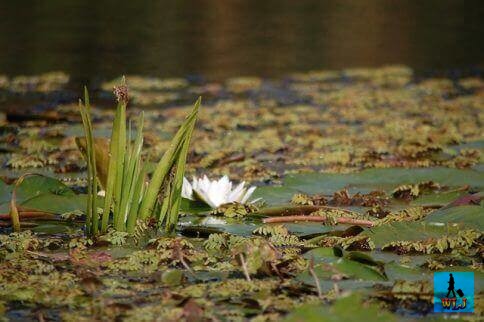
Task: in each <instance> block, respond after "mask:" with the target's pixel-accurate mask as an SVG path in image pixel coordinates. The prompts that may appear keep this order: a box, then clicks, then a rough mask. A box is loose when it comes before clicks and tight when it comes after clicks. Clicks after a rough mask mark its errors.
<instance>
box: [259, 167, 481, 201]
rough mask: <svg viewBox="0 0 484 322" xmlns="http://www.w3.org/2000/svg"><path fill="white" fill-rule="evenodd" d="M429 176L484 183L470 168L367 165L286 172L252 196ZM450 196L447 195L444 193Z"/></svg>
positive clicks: (357, 188) (276, 197)
mask: <svg viewBox="0 0 484 322" xmlns="http://www.w3.org/2000/svg"><path fill="white" fill-rule="evenodd" d="M429 180H432V181H434V182H437V183H439V184H441V185H446V186H449V187H460V186H463V185H470V186H471V187H473V188H477V189H480V188H483V187H484V173H483V172H482V171H477V170H473V169H466V170H461V169H449V168H440V167H436V168H417V169H402V168H387V169H366V170H363V171H361V172H357V173H349V174H337V173H302V174H291V175H288V176H286V178H285V179H284V181H283V184H282V186H280V187H260V188H258V189H257V190H256V191H255V193H254V198H259V197H261V198H263V199H264V200H265V201H266V202H267V203H268V204H270V205H275V204H281V203H287V202H289V200H291V197H292V195H293V194H295V193H301V192H302V193H308V194H316V193H321V194H332V193H334V192H335V191H338V190H341V189H343V188H347V189H348V190H349V191H350V192H352V193H356V192H362V193H365V192H369V191H372V190H384V191H386V192H391V191H392V190H393V189H394V188H396V187H397V186H399V185H402V184H414V183H418V182H423V181H429ZM447 197H449V196H447Z"/></svg>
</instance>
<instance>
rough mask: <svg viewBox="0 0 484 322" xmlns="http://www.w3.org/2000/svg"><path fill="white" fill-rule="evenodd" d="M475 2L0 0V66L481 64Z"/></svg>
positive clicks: (75, 69) (279, 71)
mask: <svg viewBox="0 0 484 322" xmlns="http://www.w3.org/2000/svg"><path fill="white" fill-rule="evenodd" d="M483 17H484V6H483V2H482V1H460V0H456V1H450V0H432V1H360V0H347V1H334V0H331V1H321V0H267V1H263V0H253V1H248V0H240V1H235V0H234V1H225V0H224V1H208V0H207V1H202V0H198V1H183V0H180V1H111V0H49V1H15V0H2V1H0V48H1V50H0V74H2V73H3V74H9V75H18V74H37V73H42V72H47V71H52V70H63V71H65V72H67V73H69V74H71V75H72V76H73V77H74V78H75V79H80V80H93V79H98V78H100V79H106V78H109V77H113V76H117V75H120V74H143V75H151V76H159V77H171V76H186V75H191V74H200V75H204V76H206V77H208V78H210V79H223V78H226V77H230V76H238V75H256V76H263V77H277V76H281V75H284V74H287V73H290V72H294V71H306V70H310V69H339V68H348V67H362V66H364V67H371V66H381V65H384V64H397V63H398V64H406V65H409V66H411V67H413V68H415V69H417V70H432V69H454V68H459V69H462V68H473V67H482V66H483V63H484V59H483V56H484V55H483V52H484V42H483V41H482V40H483V34H484V28H483V27H484V19H483Z"/></svg>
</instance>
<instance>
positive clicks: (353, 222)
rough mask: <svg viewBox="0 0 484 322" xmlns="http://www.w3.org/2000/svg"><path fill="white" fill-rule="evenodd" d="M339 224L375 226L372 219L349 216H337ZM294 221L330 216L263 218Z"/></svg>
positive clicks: (271, 221) (321, 219)
mask: <svg viewBox="0 0 484 322" xmlns="http://www.w3.org/2000/svg"><path fill="white" fill-rule="evenodd" d="M335 219H336V221H337V222H338V223H339V224H351V225H359V226H367V227H373V222H372V221H371V220H363V219H355V218H348V217H339V218H335ZM294 221H312V222H326V221H328V218H327V217H326V216H281V217H271V218H265V219H263V222H264V223H281V222H294Z"/></svg>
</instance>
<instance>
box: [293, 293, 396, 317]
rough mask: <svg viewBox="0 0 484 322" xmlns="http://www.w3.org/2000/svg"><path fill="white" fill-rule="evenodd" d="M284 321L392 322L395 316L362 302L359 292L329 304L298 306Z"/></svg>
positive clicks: (376, 306) (378, 307)
mask: <svg viewBox="0 0 484 322" xmlns="http://www.w3.org/2000/svg"><path fill="white" fill-rule="evenodd" d="M284 321H286V322H300V321H305V322H340V321H345V322H353V321H354V322H360V321H372V322H393V321H397V319H396V316H395V315H393V314H391V313H390V312H388V311H385V310H382V309H381V307H380V306H378V305H375V304H367V303H364V302H363V297H362V296H361V294H357V293H355V294H352V295H350V296H347V297H344V298H340V299H338V300H336V302H335V303H334V304H333V305H331V306H328V305H325V304H307V305H303V306H300V307H299V308H297V309H296V310H294V311H293V312H291V313H290V314H289V315H288V316H287V317H286V318H285V319H284Z"/></svg>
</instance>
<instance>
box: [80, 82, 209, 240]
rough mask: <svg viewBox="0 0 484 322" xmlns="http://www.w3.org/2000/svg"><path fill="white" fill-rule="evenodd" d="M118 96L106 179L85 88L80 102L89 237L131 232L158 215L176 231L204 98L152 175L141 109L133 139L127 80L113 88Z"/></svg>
mask: <svg viewBox="0 0 484 322" xmlns="http://www.w3.org/2000/svg"><path fill="white" fill-rule="evenodd" d="M114 94H115V95H116V97H117V101H118V102H117V107H116V114H115V117H114V121H113V126H112V133H111V139H110V141H109V145H108V152H109V153H108V155H109V158H108V162H107V176H106V177H103V178H101V176H100V175H99V172H100V171H99V166H100V165H99V163H100V160H96V140H95V138H94V135H93V126H92V121H91V116H90V115H91V107H90V103H89V94H88V91H87V89H86V88H85V89H84V101H82V100H80V101H79V107H80V112H81V118H82V123H83V127H84V134H85V139H83V142H84V144H83V146H84V149H82V150H83V154H84V156H85V159H86V162H87V172H88V176H87V183H88V185H87V194H88V201H87V205H86V232H87V234H88V235H96V234H98V233H99V232H101V233H105V232H107V230H108V227H109V226H112V227H113V228H114V229H115V230H117V231H126V232H128V233H133V232H134V231H135V226H136V223H137V221H138V220H140V219H141V220H147V219H149V218H154V219H156V221H157V223H158V225H159V227H160V228H162V229H164V230H165V231H167V232H172V231H173V230H174V228H175V226H176V224H177V222H178V215H179V210H180V203H181V198H182V197H181V190H182V184H183V176H184V173H185V166H186V161H187V154H188V149H189V146H190V141H191V137H192V133H193V129H194V127H195V123H196V120H197V116H198V110H199V108H200V104H201V98H198V100H197V101H196V103H195V105H194V106H193V109H192V110H191V112H190V113H189V115H188V116H187V117H186V119H185V120H184V122H183V123H182V124H181V126H180V128H179V129H178V132H177V133H176V134H175V136H174V137H173V139H172V140H171V143H170V145H169V147H168V149H167V150H166V152H165V153H164V154H163V156H162V158H161V159H160V161H159V162H158V164H157V166H156V168H155V171H154V172H153V174H152V175H151V177H150V178H149V177H148V173H147V168H146V164H145V162H144V160H143V158H142V147H143V125H144V115H143V112H141V113H140V114H139V115H138V117H137V119H136V122H135V127H136V132H137V133H136V137H135V138H134V140H133V141H132V139H131V137H130V133H131V131H128V129H127V128H128V125H127V120H126V107H127V104H128V100H129V96H128V88H127V86H126V84H125V83H124V82H123V84H122V85H121V86H119V87H115V89H114ZM129 127H130V126H129ZM78 145H79V143H78ZM98 157H99V155H98ZM104 158H105V156H104ZM101 180H102V181H101ZM101 182H102V184H103V186H104V190H105V195H104V200H102V201H100V200H99V198H98V196H97V194H98V190H99V186H100V184H101ZM99 208H101V209H102V212H101V213H100V211H98V209H99Z"/></svg>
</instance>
